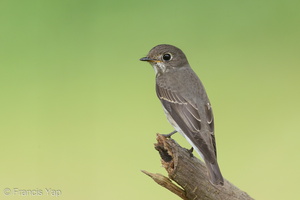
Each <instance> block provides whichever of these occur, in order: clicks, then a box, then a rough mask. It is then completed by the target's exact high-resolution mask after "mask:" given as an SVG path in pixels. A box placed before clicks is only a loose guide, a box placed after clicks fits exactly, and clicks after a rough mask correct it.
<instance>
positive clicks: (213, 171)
mask: <svg viewBox="0 0 300 200" xmlns="http://www.w3.org/2000/svg"><path fill="white" fill-rule="evenodd" d="M205 164H206V167H207V171H208V175H209V181H210V182H211V183H212V184H214V185H224V178H223V176H222V174H221V171H220V168H219V165H218V163H217V162H216V163H214V164H212V163H209V162H208V161H205Z"/></svg>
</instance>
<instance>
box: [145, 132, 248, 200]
mask: <svg viewBox="0 0 300 200" xmlns="http://www.w3.org/2000/svg"><path fill="white" fill-rule="evenodd" d="M156 140H157V143H156V144H155V149H156V150H157V151H158V152H159V154H160V157H161V163H162V165H163V167H164V168H165V169H166V171H167V172H168V176H169V178H167V177H165V176H163V175H161V174H153V173H150V172H147V171H142V172H143V173H145V174H147V175H148V176H150V177H151V178H152V179H153V180H154V181H155V182H157V183H158V184H159V185H161V186H163V187H165V188H166V189H168V190H169V191H171V192H173V193H174V194H176V195H178V196H179V197H180V198H181V199H184V200H197V199H198V200H238V199H239V200H250V199H253V198H251V197H250V196H249V195H248V194H247V193H246V192H244V191H242V190H240V189H239V188H237V187H236V186H234V185H233V184H232V183H230V182H229V181H227V180H226V179H225V180H224V185H223V186H216V185H212V184H211V183H210V182H209V181H208V175H207V170H206V166H205V163H203V162H202V161H200V160H199V159H197V158H196V157H194V156H193V154H192V153H191V151H189V150H187V149H185V148H182V147H181V146H180V145H179V144H177V143H176V141H175V140H173V139H171V138H166V137H165V136H163V135H160V134H157V138H156ZM174 182H175V183H177V184H175V183H174ZM178 185H179V186H178Z"/></svg>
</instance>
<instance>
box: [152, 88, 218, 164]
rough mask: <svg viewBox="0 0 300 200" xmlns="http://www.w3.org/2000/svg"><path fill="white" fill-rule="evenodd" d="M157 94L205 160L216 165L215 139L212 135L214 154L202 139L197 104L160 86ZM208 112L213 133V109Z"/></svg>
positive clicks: (208, 109)
mask: <svg viewBox="0 0 300 200" xmlns="http://www.w3.org/2000/svg"><path fill="white" fill-rule="evenodd" d="M156 93H157V96H158V98H159V99H160V100H161V102H162V104H163V106H164V108H165V109H166V110H167V111H168V112H169V114H170V115H171V117H172V118H173V120H174V121H175V122H176V124H177V125H178V126H179V127H180V129H181V130H182V131H183V132H184V133H185V135H186V136H187V137H188V138H189V139H190V140H191V141H192V142H193V143H194V145H195V146H196V147H198V148H199V150H200V151H201V153H202V154H203V156H204V157H205V159H207V160H208V161H210V162H211V163H214V162H215V160H216V149H215V146H216V145H215V138H214V135H213V134H211V135H210V137H211V141H212V143H213V150H214V152H211V150H210V149H211V148H210V147H209V145H211V144H207V142H206V141H205V140H204V138H202V137H203V136H201V134H200V131H201V118H200V115H199V112H198V108H197V106H196V104H194V103H193V102H190V101H187V100H186V99H185V98H184V97H183V96H181V95H180V94H178V93H176V92H174V91H171V90H169V89H166V88H163V87H160V86H159V85H156ZM207 111H208V115H210V116H211V117H210V118H207V119H210V121H208V122H207V123H209V125H210V127H211V129H212V133H213V129H214V128H213V125H214V124H213V115H212V112H211V108H210V107H208V108H207ZM208 117H209V116H208ZM212 153H213V154H212Z"/></svg>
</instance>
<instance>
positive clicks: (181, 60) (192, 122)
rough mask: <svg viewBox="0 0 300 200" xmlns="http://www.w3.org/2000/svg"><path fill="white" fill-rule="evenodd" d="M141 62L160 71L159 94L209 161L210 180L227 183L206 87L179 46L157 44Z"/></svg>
mask: <svg viewBox="0 0 300 200" xmlns="http://www.w3.org/2000/svg"><path fill="white" fill-rule="evenodd" d="M140 60H141V61H147V62H149V63H150V64H151V65H152V66H153V68H154V70H155V74H156V94H157V96H158V98H159V99H160V101H161V103H162V105H163V108H164V111H165V114H166V116H167V119H168V120H169V122H170V123H171V124H172V126H173V127H174V128H175V131H173V132H172V133H170V134H168V135H167V136H169V137H170V136H171V135H172V134H174V133H176V132H179V133H181V134H182V135H183V136H184V137H185V138H186V139H187V141H188V142H189V143H190V144H191V145H192V146H193V148H194V149H195V150H196V152H197V153H198V154H199V155H200V156H201V157H202V158H203V160H204V161H205V164H206V167H207V169H208V175H209V180H210V182H211V183H212V184H214V185H223V184H224V179H223V176H222V174H221V171H220V168H219V165H218V162H217V151H216V141H215V134H214V117H213V112H212V108H211V105H210V102H209V99H208V97H207V94H206V92H205V89H204V87H203V85H202V83H201V81H200V79H199V78H198V76H197V75H196V73H195V72H194V71H193V70H192V68H191V67H190V65H189V63H188V60H187V58H186V56H185V54H184V53H183V52H182V51H181V50H180V49H179V48H177V47H175V46H172V45H167V44H161V45H157V46H155V47H154V48H152V49H151V50H150V52H149V53H148V55H147V56H146V57H143V58H141V59H140Z"/></svg>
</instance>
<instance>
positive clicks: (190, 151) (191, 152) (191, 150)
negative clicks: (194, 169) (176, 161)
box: [187, 147, 194, 157]
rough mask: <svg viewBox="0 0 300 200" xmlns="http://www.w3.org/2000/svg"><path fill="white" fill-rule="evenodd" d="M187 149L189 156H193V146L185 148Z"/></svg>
mask: <svg viewBox="0 0 300 200" xmlns="http://www.w3.org/2000/svg"><path fill="white" fill-rule="evenodd" d="M187 151H188V152H189V154H190V156H191V157H194V155H193V151H194V148H193V147H192V148H191V149H187Z"/></svg>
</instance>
